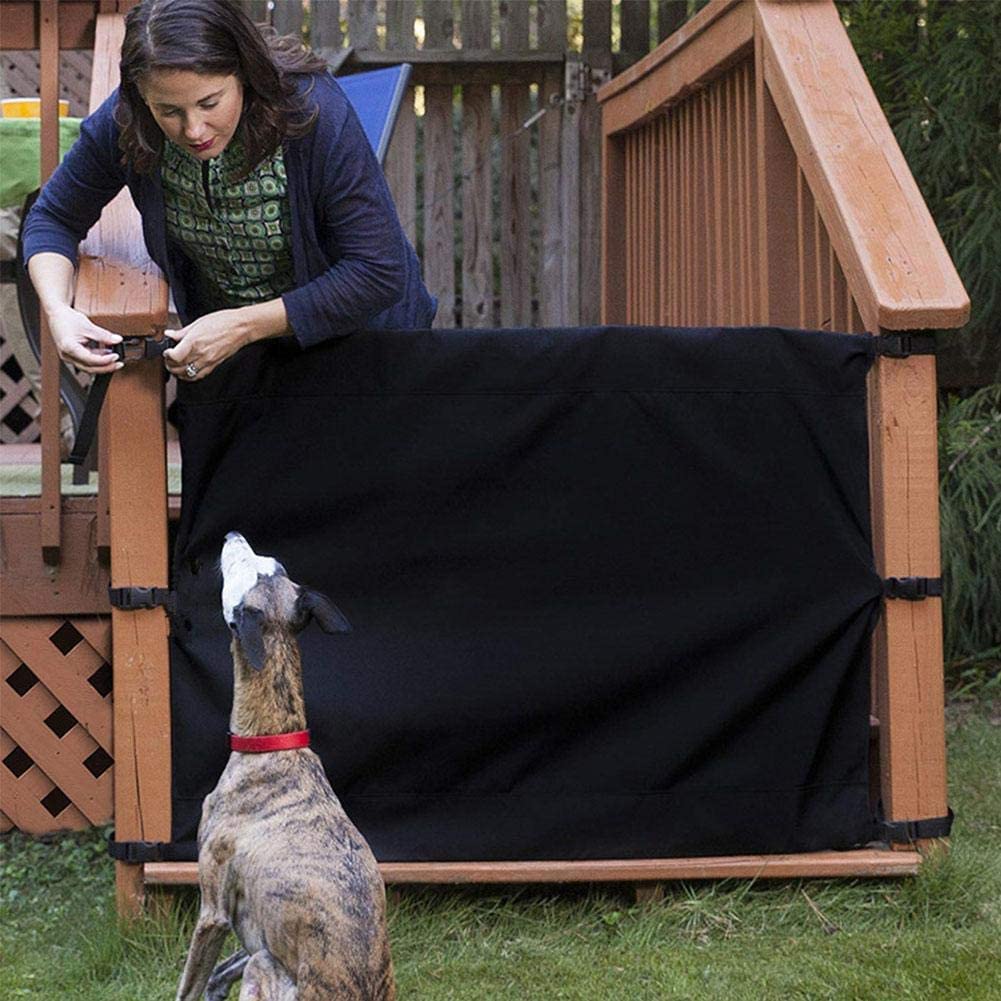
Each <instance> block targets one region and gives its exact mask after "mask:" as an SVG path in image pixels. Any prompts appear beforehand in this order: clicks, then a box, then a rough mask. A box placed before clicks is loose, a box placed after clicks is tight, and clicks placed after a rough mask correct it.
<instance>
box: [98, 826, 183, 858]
mask: <svg viewBox="0 0 1001 1001" xmlns="http://www.w3.org/2000/svg"><path fill="white" fill-rule="evenodd" d="M108 854H109V855H110V856H111V857H112V858H113V859H115V860H116V861H118V862H128V863H130V864H131V865H141V864H142V863H144V862H192V861H195V860H196V859H197V858H198V846H197V845H195V844H193V843H189V842H186V841H178V842H173V841H116V840H115V835H114V833H112V835H111V837H110V838H108Z"/></svg>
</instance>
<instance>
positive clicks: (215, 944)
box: [177, 910, 229, 1001]
mask: <svg viewBox="0 0 1001 1001" xmlns="http://www.w3.org/2000/svg"><path fill="white" fill-rule="evenodd" d="M228 931H229V921H228V920H227V918H226V917H225V916H224V915H221V914H219V912H218V911H214V910H213V911H204V910H203V911H202V912H201V913H200V914H199V915H198V924H196V925H195V931H194V934H192V936H191V947H190V948H189V949H188V960H187V962H186V963H185V964H184V973H182V974H181V983H180V985H179V986H178V988H177V1001H198V999H199V998H200V997H201V996H202V991H204V990H205V985H206V984H207V983H208V982H209V977H210V976H212V970H213V968H214V967H215V962H216V960H217V959H218V958H219V953H220V952H221V951H222V944H223V942H224V941H225V939H226V933H227V932H228Z"/></svg>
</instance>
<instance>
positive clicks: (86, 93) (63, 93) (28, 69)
mask: <svg viewBox="0 0 1001 1001" xmlns="http://www.w3.org/2000/svg"><path fill="white" fill-rule="evenodd" d="M93 64H94V57H93V54H92V53H91V52H90V50H82V49H81V50H77V49H65V50H64V51H63V52H61V53H60V55H59V96H60V98H62V99H63V100H66V101H69V103H70V114H71V115H72V116H73V117H75V118H83V117H84V116H85V115H86V114H87V110H88V106H89V104H90V74H91V67H92V66H93ZM0 69H2V71H3V73H2V78H0V97H38V80H39V71H38V51H37V50H33V51H26V52H13V51H10V52H4V53H3V54H2V55H0Z"/></svg>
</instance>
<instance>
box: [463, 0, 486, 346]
mask: <svg viewBox="0 0 1001 1001" xmlns="http://www.w3.org/2000/svg"><path fill="white" fill-rule="evenodd" d="M461 10H462V47H463V48H464V49H478V50H482V49H489V48H490V5H489V4H485V3H482V2H480V0H463V4H462V8H461ZM492 117H493V116H492V109H491V100H490V87H489V86H487V85H484V84H467V85H466V86H464V87H463V88H462V323H463V326H466V327H489V326H492V325H493V322H494V317H493V302H494V293H493V267H492V260H491V256H492V255H491V249H492V243H493V212H492V202H491V183H490V160H491V155H492V149H491V147H492V140H493V121H492Z"/></svg>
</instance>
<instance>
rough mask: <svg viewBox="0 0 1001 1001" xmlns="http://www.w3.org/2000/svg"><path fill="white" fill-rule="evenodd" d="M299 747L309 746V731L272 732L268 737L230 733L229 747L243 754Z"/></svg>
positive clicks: (288, 749)
mask: <svg viewBox="0 0 1001 1001" xmlns="http://www.w3.org/2000/svg"><path fill="white" fill-rule="evenodd" d="M297 747H309V731H308V730H294V731H293V732H292V733H272V734H268V735H267V736H266V737H240V736H239V735H237V734H235V733H231V734H230V735H229V749H230V750H231V751H240V752H241V753H242V754H261V753H262V752H263V751H291V750H293V749H294V748H297Z"/></svg>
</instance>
